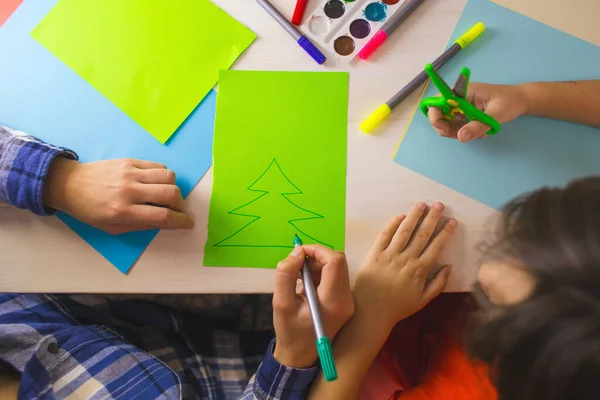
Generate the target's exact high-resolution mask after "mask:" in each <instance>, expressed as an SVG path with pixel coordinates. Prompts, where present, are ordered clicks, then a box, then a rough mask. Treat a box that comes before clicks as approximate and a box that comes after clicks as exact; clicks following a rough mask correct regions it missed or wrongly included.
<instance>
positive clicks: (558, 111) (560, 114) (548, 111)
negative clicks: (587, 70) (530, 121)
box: [523, 80, 600, 128]
mask: <svg viewBox="0 0 600 400" xmlns="http://www.w3.org/2000/svg"><path fill="white" fill-rule="evenodd" d="M523 89H524V91H525V93H526V96H527V98H528V109H527V111H526V113H527V114H529V115H536V116H538V117H544V118H551V119H558V120H564V121H571V122H576V123H579V124H584V125H591V126H595V127H598V128H600V80H594V81H569V82H535V83H526V84H524V85H523Z"/></svg>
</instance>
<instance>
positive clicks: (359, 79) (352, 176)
mask: <svg viewBox="0 0 600 400" xmlns="http://www.w3.org/2000/svg"><path fill="white" fill-rule="evenodd" d="M214 1H215V3H217V4H218V5H219V6H221V7H222V8H223V9H224V10H226V11H227V12H228V13H230V14H231V15H232V16H233V17H235V18H236V19H238V20H239V21H241V22H242V23H244V24H245V25H246V26H248V27H249V28H250V29H252V30H253V31H254V32H256V34H257V35H258V39H257V40H256V41H255V42H254V44H252V46H250V48H249V50H248V51H246V53H244V54H243V56H242V57H241V58H240V60H239V61H238V62H237V63H236V64H235V66H234V68H235V69H254V70H258V69H260V70H299V71H323V70H339V71H345V70H347V71H349V72H350V104H349V126H348V184H347V188H348V189H347V190H348V193H347V212H346V215H347V216H346V254H347V255H348V260H349V264H350V269H351V271H352V276H354V275H355V274H356V272H357V271H358V269H359V268H360V266H361V263H362V260H363V258H364V256H365V254H366V253H367V251H368V250H369V248H370V246H371V243H372V241H373V239H374V238H375V237H376V235H377V234H378V232H379V231H380V229H381V228H382V227H383V226H384V224H385V223H386V221H388V219H389V218H390V217H392V216H393V215H398V214H401V213H404V212H407V211H408V210H409V209H410V208H411V207H412V205H413V204H414V203H415V202H417V201H419V200H424V201H427V202H432V201H434V200H442V201H444V202H445V203H446V205H447V206H448V212H447V214H448V215H449V216H452V217H454V218H456V219H458V221H459V223H460V229H459V230H458V232H457V234H456V236H455V237H454V239H453V240H452V243H451V244H450V247H449V248H448V250H447V251H446V253H445V255H444V257H443V260H442V261H443V262H444V263H451V264H453V265H454V273H453V276H452V277H451V279H450V284H449V287H448V290H450V291H459V290H467V289H468V288H469V287H470V284H471V282H472V280H473V276H474V273H475V272H476V269H477V265H478V259H479V254H478V251H477V250H476V244H477V243H478V242H479V241H480V240H482V239H484V238H485V234H486V232H488V229H487V228H489V224H486V223H485V222H486V221H490V222H491V221H493V219H494V218H495V217H496V216H497V214H498V212H497V211H495V210H493V209H490V208H489V207H487V206H484V205H482V204H479V203H478V202H476V201H474V200H472V199H469V198H467V197H465V196H463V195H461V194H459V193H456V192H454V191H452V190H450V189H448V188H446V187H444V186H442V185H440V184H438V183H436V182H434V181H432V180H430V179H427V178H425V177H423V176H420V175H418V174H416V173H414V172H412V171H410V170H408V169H406V168H404V167H402V166H400V165H398V164H396V163H394V162H393V161H392V154H393V152H394V150H395V148H396V146H397V143H398V139H399V137H400V134H401V133H402V132H403V130H404V128H405V126H406V124H407V122H408V119H409V117H410V114H411V112H412V110H413V108H414V106H415V105H416V102H417V98H418V94H417V93H414V94H413V95H412V96H411V97H410V98H409V99H407V100H406V101H404V103H403V104H402V105H401V106H400V107H398V108H397V109H396V110H395V111H394V113H393V114H392V115H391V116H390V118H389V120H388V121H387V122H386V123H385V124H384V126H382V127H381V129H380V130H379V131H378V133H377V135H374V136H370V135H365V134H363V133H362V132H361V131H360V130H359V127H358V126H359V124H360V122H361V121H362V119H363V118H364V117H366V116H367V115H369V114H370V112H371V111H372V110H373V109H374V108H375V107H377V106H378V105H379V104H381V103H382V102H384V101H386V100H387V99H388V98H389V97H390V96H391V95H392V94H393V93H395V92H396V91H397V90H399V89H400V88H401V87H402V86H403V85H404V84H405V83H407V82H408V81H409V80H411V79H412V78H413V77H414V76H415V75H416V74H417V73H419V72H420V71H421V70H422V68H423V66H424V65H425V64H426V63H427V62H430V61H431V60H433V59H434V58H436V57H437V56H438V55H439V54H440V53H441V51H442V50H443V49H444V47H445V45H446V43H447V41H448V39H449V37H450V35H451V33H452V31H453V29H454V25H455V24H456V21H457V20H458V18H459V15H460V12H461V10H462V8H463V6H464V4H465V0H427V1H426V2H425V3H424V4H423V5H422V6H421V7H420V8H419V9H418V10H417V11H416V12H415V13H414V14H413V15H412V16H411V17H410V18H409V19H408V20H407V21H406V22H405V23H404V24H403V26H402V27H401V28H399V29H398V30H397V31H396V32H395V33H394V35H392V36H391V37H390V39H389V40H388V43H386V44H385V46H383V47H382V48H380V49H379V50H378V52H377V53H375V55H374V56H373V57H372V59H371V60H370V61H369V62H364V61H358V62H356V61H355V62H354V63H352V64H351V65H349V66H347V65H337V66H335V65H334V66H327V67H325V68H322V67H319V66H318V65H316V64H315V63H314V62H313V61H312V60H311V59H310V58H309V57H307V55H306V54H305V53H304V52H303V51H302V50H301V49H299V48H298V46H296V45H295V44H294V42H293V40H292V39H291V38H290V37H289V36H288V35H287V34H286V33H285V31H284V30H283V29H282V28H281V27H280V26H279V25H277V24H276V23H275V22H274V21H273V19H272V18H271V17H270V16H269V15H267V14H266V13H265V12H264V10H263V9H262V8H261V7H260V6H259V5H258V4H257V3H256V2H254V1H251V0H214ZM310 3H311V5H313V7H314V6H316V4H315V3H317V2H316V1H311V2H310ZM274 4H275V5H276V6H277V7H278V9H280V10H281V11H282V12H283V14H284V15H285V16H286V17H288V18H289V17H291V14H292V11H293V4H294V2H293V1H292V0H278V1H275V2H274ZM310 12H311V8H310V7H309V9H308V10H307V15H308V14H309V13H310ZM75 150H77V149H75ZM211 185H212V173H211V171H209V172H208V173H207V174H206V176H205V177H204V178H203V179H202V180H201V181H200V183H199V184H198V186H197V187H196V188H195V189H194V191H193V192H192V193H191V194H190V196H189V197H188V198H187V200H186V207H187V211H188V212H189V213H190V214H191V215H192V217H193V218H194V220H195V221H196V227H195V229H194V230H192V231H176V232H167V231H163V232H160V233H159V235H158V236H157V237H156V239H155V240H154V241H153V242H152V243H151V244H150V246H149V247H148V249H147V251H146V252H145V253H144V254H143V255H142V256H141V258H140V259H139V261H138V262H137V264H136V265H135V266H134V267H133V268H132V270H131V272H130V273H129V274H128V275H122V274H121V273H120V272H119V271H117V269H116V268H114V267H113V266H112V265H111V264H109V263H108V261H106V260H105V259H104V258H103V257H102V256H101V255H100V254H98V253H97V252H96V251H95V250H93V249H92V248H91V247H90V246H88V245H87V244H86V243H85V242H84V241H83V240H82V239H80V238H79V237H78V236H77V235H76V234H75V233H74V232H73V231H71V230H70V229H69V228H67V227H66V226H65V225H63V224H62V223H61V222H60V221H59V220H58V219H56V218H39V217H36V216H33V215H31V214H30V213H28V212H26V211H21V210H15V209H9V208H0V265H1V266H0V291H3V292H4V291H18V292H96V293H217V292H219V293H221V292H230V293H241V292H270V291H272V290H273V280H274V271H273V270H267V269H246V268H214V267H206V268H205V267H203V265H202V260H203V248H204V242H205V240H206V227H207V215H208V204H209V200H210V190H211Z"/></svg>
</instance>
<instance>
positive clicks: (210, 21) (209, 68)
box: [31, 0, 256, 143]
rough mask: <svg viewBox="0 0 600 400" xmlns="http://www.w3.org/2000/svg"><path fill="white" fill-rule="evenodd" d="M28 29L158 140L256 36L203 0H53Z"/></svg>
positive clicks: (167, 134)
mask: <svg viewBox="0 0 600 400" xmlns="http://www.w3.org/2000/svg"><path fill="white" fill-rule="evenodd" d="M31 35H32V36H33V37H34V38H35V39H36V40H37V41H38V42H40V43H41V44H42V45H43V46H45V47H46V48H47V49H48V50H50V51H51V52H52V53H53V54H54V55H55V56H56V57H58V58H59V59H60V60H62V61H63V62H64V63H65V64H67V65H68V66H69V67H70V68H72V69H73V70H74V71H75V72H76V73H77V74H79V75H80V76H81V77H82V78H83V79H85V80H86V81H87V82H88V83H90V84H91V85H92V86H93V87H94V88H96V89H97V90H98V91H99V92H100V93H102V94H103V95H104V96H106V97H107V98H108V99H109V100H110V101H111V102H112V103H113V104H115V105H116V106H117V107H119V108H120V109H121V110H122V111H123V112H125V114H127V115H128V116H129V117H131V118H132V119H133V120H134V121H136V122H137V123H138V124H139V125H140V126H142V127H143V128H144V129H145V130H146V131H148V132H149V133H150V134H151V135H152V136H154V137H155V138H156V139H157V140H158V141H160V142H161V143H165V142H166V141H167V140H168V139H169V137H171V135H172V134H173V133H174V132H175V131H176V130H177V128H178V127H179V126H180V125H181V123H182V122H183V121H184V120H185V119H186V118H187V116H188V115H189V114H190V113H191V112H192V111H193V110H194V109H195V108H196V106H197V105H198V104H199V103H200V101H201V100H202V99H203V98H204V97H205V96H206V94H207V93H208V91H209V90H210V89H211V88H212V87H213V86H214V85H215V83H216V82H217V78H218V71H219V70H220V69H226V68H229V67H230V66H231V65H232V64H233V62H234V61H235V60H236V59H237V58H238V57H239V55H240V54H241V53H242V52H243V51H244V50H245V49H246V48H247V47H248V46H249V45H250V43H252V41H253V40H254V38H255V37H256V36H255V35H254V33H253V32H252V31H250V30H249V29H248V28H246V27H245V26H243V25H242V24H240V23H239V22H237V21H236V20H235V19H233V18H232V17H230V16H229V15H228V14H227V13H225V12H224V11H223V10H221V9H220V8H219V7H217V6H215V5H214V4H213V3H211V2H210V1H208V0H177V1H165V0H102V1H99V0H60V1H59V2H58V4H57V5H56V6H55V7H54V8H53V9H52V11H50V13H49V14H48V15H47V16H46V18H44V20H42V22H41V23H40V24H39V25H38V26H37V27H36V28H35V29H34V30H33V32H32V33H31ZM123 133H125V132H123Z"/></svg>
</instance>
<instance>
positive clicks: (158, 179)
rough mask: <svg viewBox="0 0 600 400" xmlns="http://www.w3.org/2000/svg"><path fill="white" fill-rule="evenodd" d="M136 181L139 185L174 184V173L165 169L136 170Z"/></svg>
mask: <svg viewBox="0 0 600 400" xmlns="http://www.w3.org/2000/svg"><path fill="white" fill-rule="evenodd" d="M136 180H137V181H138V182H140V183H158V184H163V185H174V184H175V172H173V171H171V170H170V169H166V168H152V169H138V170H137V171H136Z"/></svg>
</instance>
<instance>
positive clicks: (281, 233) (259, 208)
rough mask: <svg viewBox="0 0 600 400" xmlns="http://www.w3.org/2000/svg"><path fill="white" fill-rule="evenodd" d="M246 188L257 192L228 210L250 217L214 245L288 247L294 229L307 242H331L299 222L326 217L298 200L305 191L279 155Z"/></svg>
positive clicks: (237, 214)
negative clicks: (288, 171) (292, 178)
mask: <svg viewBox="0 0 600 400" xmlns="http://www.w3.org/2000/svg"><path fill="white" fill-rule="evenodd" d="M246 190H248V191H250V192H255V193H257V194H258V196H257V197H256V198H254V199H253V200H251V201H249V202H247V203H245V204H243V205H241V206H240V207H237V208H235V209H233V210H231V211H229V212H228V214H230V215H235V216H239V217H244V218H249V219H250V221H249V222H248V223H247V224H246V225H244V226H242V227H241V228H240V229H238V230H237V231H235V232H233V233H232V234H231V235H229V236H228V237H226V238H224V239H222V240H221V241H219V242H218V243H216V244H215V246H235V247H284V248H287V247H293V243H292V240H293V237H294V234H295V233H297V234H298V235H300V236H301V237H302V238H303V239H304V238H306V241H308V242H314V243H320V244H323V245H325V246H329V245H328V244H326V243H324V242H322V241H320V240H319V239H317V238H316V237H315V236H313V233H312V232H305V231H304V230H303V229H302V228H301V226H299V225H298V223H299V222H300V223H301V222H302V221H308V220H315V219H324V218H325V217H324V216H322V215H320V214H318V213H316V212H314V211H311V210H308V209H306V208H303V207H302V206H300V205H299V204H298V203H299V202H300V201H301V198H298V196H301V195H303V194H304V193H303V192H302V191H301V190H300V189H299V188H298V187H297V186H296V185H294V183H293V182H292V181H291V180H290V179H289V178H288V177H287V175H286V174H285V172H283V170H282V169H281V167H280V166H279V163H278V162H277V160H276V159H273V161H271V163H270V164H269V166H268V167H267V169H266V170H265V171H264V172H263V173H262V174H261V175H260V176H259V177H258V178H257V179H256V180H255V181H254V182H253V183H252V184H251V185H250V186H248V187H247V188H246ZM292 199H294V200H292ZM297 202H298V203H297ZM310 239H312V240H310ZM329 247H331V246H329Z"/></svg>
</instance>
